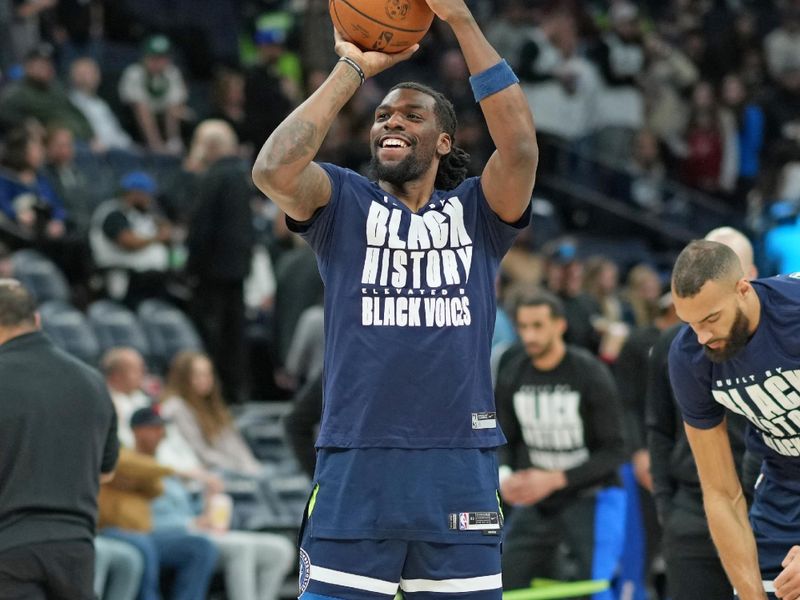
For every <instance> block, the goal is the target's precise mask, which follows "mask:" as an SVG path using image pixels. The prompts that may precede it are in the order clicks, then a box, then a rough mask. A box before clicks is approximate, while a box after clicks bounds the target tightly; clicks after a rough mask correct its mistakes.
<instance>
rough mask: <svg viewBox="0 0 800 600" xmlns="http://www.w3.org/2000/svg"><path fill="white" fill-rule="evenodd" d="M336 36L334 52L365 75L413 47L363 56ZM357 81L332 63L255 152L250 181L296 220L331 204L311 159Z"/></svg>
mask: <svg viewBox="0 0 800 600" xmlns="http://www.w3.org/2000/svg"><path fill="white" fill-rule="evenodd" d="M334 35H335V36H336V48H335V49H336V53H337V54H338V55H339V56H347V57H348V58H350V59H352V60H354V61H355V62H356V63H357V64H358V65H359V66H360V67H361V69H362V70H363V71H364V74H365V75H366V76H367V77H372V76H373V75H376V74H377V73H380V72H381V71H383V70H385V69H387V68H389V67H391V66H392V65H394V64H395V63H398V62H400V61H402V60H405V59H407V58H408V57H409V56H411V55H412V54H413V53H414V51H416V49H417V46H413V47H412V48H409V49H408V50H406V51H405V52H400V53H398V54H384V53H382V52H361V51H360V50H359V49H358V48H357V47H356V46H355V45H353V44H351V43H349V42H346V41H344V40H343V39H342V38H341V36H340V35H339V34H338V32H336V31H334ZM360 83H361V80H360V78H359V75H358V73H356V70H355V69H354V68H353V67H351V66H350V65H348V64H345V63H343V62H338V63H336V66H335V67H334V68H333V71H331V74H330V75H329V76H328V79H326V80H325V83H323V84H322V85H321V86H320V87H319V89H317V91H315V92H314V93H313V94H312V95H311V96H310V97H309V98H308V99H307V100H306V101H305V102H303V103H302V104H301V105H300V106H298V107H297V108H296V109H295V110H294V112H292V114H290V115H289V116H288V117H286V119H284V121H283V122H282V123H281V124H280V125H278V127H277V128H276V129H275V131H274V132H272V135H270V136H269V138H268V139H267V141H266V142H265V143H264V146H263V147H262V148H261V152H259V153H258V158H256V162H255V165H254V166H253V181H254V182H255V184H256V185H257V186H258V188H259V189H260V190H261V191H262V192H264V193H265V194H266V195H267V196H269V197H270V198H271V199H272V200H273V201H274V202H275V203H276V204H277V205H278V206H280V207H281V209H283V211H284V212H285V213H286V214H287V215H289V216H290V217H291V218H292V219H295V220H296V221H305V220H308V219H310V218H311V217H312V216H313V215H314V212H315V211H316V210H317V209H318V208H320V207H321V206H325V205H326V204H327V203H328V201H329V200H330V197H331V183H330V180H329V179H328V176H327V175H326V174H325V172H324V171H323V170H322V168H321V167H320V166H318V165H316V164H315V163H313V162H312V161H313V159H314V156H316V154H317V151H318V150H319V147H320V146H321V145H322V140H323V139H325V135H326V134H327V133H328V129H330V127H331V125H332V124H333V121H334V119H335V118H336V115H338V114H339V111H340V110H341V109H342V107H343V106H344V105H345V104H346V103H347V101H348V100H349V99H350V98H351V97H352V96H353V94H354V93H355V92H356V90H357V89H358V87H359V85H360Z"/></svg>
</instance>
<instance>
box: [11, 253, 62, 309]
mask: <svg viewBox="0 0 800 600" xmlns="http://www.w3.org/2000/svg"><path fill="white" fill-rule="evenodd" d="M11 262H12V265H13V268H14V277H16V278H17V279H19V281H20V282H22V285H24V286H25V287H26V288H27V289H28V290H29V291H30V292H31V293H32V294H33V295H34V296H35V297H36V300H37V301H38V302H40V303H41V302H47V301H48V300H60V301H62V302H68V301H69V285H68V284H67V279H66V277H64V274H63V273H62V272H61V269H59V268H58V266H56V264H55V263H54V262H53V261H51V260H50V259H49V258H47V257H45V256H44V255H42V254H40V253H38V252H37V251H36V250H30V249H27V248H26V249H24V250H17V251H16V252H15V253H14V255H13V256H12V257H11Z"/></svg>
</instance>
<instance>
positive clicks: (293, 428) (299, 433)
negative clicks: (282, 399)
mask: <svg viewBox="0 0 800 600" xmlns="http://www.w3.org/2000/svg"><path fill="white" fill-rule="evenodd" d="M321 419H322V372H321V371H320V372H319V373H317V375H316V376H315V377H314V378H312V379H309V380H308V381H307V382H306V383H305V385H303V386H302V387H301V388H300V389H299V390H298V392H297V394H295V396H294V398H293V400H292V410H291V411H290V412H289V414H288V415H286V419H285V420H284V426H285V427H286V435H287V437H288V439H289V444H290V445H291V446H292V450H293V451H294V456H295V458H296V459H297V462H298V463H300V468H302V469H303V471H304V472H305V473H306V475H308V476H309V477H314V469H315V468H316V466H317V452H316V449H315V448H314V445H315V442H316V440H317V431H318V429H319V422H320V420H321Z"/></svg>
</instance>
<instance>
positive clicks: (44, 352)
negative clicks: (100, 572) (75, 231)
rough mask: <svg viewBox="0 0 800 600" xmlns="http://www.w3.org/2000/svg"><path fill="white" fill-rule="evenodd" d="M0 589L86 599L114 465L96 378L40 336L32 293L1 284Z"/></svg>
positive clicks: (107, 402) (103, 393)
mask: <svg viewBox="0 0 800 600" xmlns="http://www.w3.org/2000/svg"><path fill="white" fill-rule="evenodd" d="M0 405H2V408H0V411H2V415H3V418H2V419H0V472H2V473H3V477H2V481H1V482H0V499H2V500H1V501H0V590H2V594H3V595H4V596H7V597H9V598H70V599H75V600H92V599H93V598H94V591H93V574H94V548H93V546H92V540H93V538H94V531H95V520H96V518H97V502H96V500H95V498H96V497H97V490H98V486H99V483H100V480H103V481H107V480H108V479H110V478H111V477H112V476H113V475H112V474H113V471H114V466H115V464H116V461H117V451H118V448H119V442H118V441H117V431H116V430H117V427H116V415H115V413H114V407H113V405H112V403H111V399H110V398H109V397H108V391H107V390H106V388H105V386H104V385H103V380H102V378H101V377H100V375H99V374H98V373H97V372H96V371H94V370H93V369H91V368H90V367H88V366H86V365H85V364H83V363H82V362H80V361H78V360H76V359H75V358H73V357H71V356H68V355H67V354H65V353H64V352H63V351H61V350H59V349H57V348H56V347H55V346H54V345H53V344H52V343H51V342H50V340H49V339H48V338H47V337H46V336H45V335H43V334H42V333H41V332H40V331H39V315H38V313H37V312H36V302H35V300H34V299H33V297H32V296H31V294H30V293H29V292H28V291H27V290H26V289H25V288H24V287H23V286H22V285H21V284H20V283H19V282H18V281H15V280H13V279H5V280H2V281H0Z"/></svg>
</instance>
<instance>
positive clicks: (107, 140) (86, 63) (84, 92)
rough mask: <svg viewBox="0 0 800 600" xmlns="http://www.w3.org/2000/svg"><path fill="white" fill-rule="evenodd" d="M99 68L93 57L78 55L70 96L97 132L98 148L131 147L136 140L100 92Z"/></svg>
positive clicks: (71, 80) (70, 71) (73, 71)
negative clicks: (98, 92)
mask: <svg viewBox="0 0 800 600" xmlns="http://www.w3.org/2000/svg"><path fill="white" fill-rule="evenodd" d="M100 77H101V74H100V67H98V65H97V63H96V62H95V61H94V59H92V58H79V59H77V60H76V61H74V62H73V63H72V65H71V66H70V69H69V79H70V86H71V87H70V91H69V99H70V100H71V101H72V104H74V105H75V106H76V107H77V108H78V110H80V111H81V113H83V116H84V117H86V120H87V121H89V123H90V124H91V126H92V130H93V131H94V133H95V146H94V148H95V150H130V149H131V148H132V147H133V140H131V136H130V135H128V132H126V131H125V130H124V129H123V128H122V125H120V123H119V119H117V116H116V115H115V114H114V112H113V111H112V110H111V107H110V106H109V105H108V103H107V102H106V101H105V100H104V99H103V98H101V97H100V96H98V95H97V89H98V88H99V87H100Z"/></svg>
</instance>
